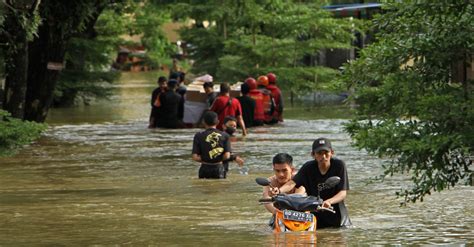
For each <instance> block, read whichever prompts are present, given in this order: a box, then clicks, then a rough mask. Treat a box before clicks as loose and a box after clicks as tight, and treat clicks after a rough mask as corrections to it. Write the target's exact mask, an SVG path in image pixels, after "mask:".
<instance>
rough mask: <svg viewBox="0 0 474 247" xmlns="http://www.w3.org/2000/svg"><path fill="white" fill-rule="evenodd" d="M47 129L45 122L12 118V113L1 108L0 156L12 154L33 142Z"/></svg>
mask: <svg viewBox="0 0 474 247" xmlns="http://www.w3.org/2000/svg"><path fill="white" fill-rule="evenodd" d="M45 129H46V125H45V124H38V123H35V122H29V121H22V120H20V119H17V118H12V117H11V116H10V113H8V112H6V111H3V110H0V156H6V155H11V154H12V153H13V151H14V150H15V149H17V148H19V147H21V146H23V145H26V144H29V143H31V142H32V141H34V140H35V139H37V138H38V137H39V136H40V135H41V132H43V131H44V130H45Z"/></svg>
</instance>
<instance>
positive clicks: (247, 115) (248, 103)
mask: <svg viewBox="0 0 474 247" xmlns="http://www.w3.org/2000/svg"><path fill="white" fill-rule="evenodd" d="M237 99H238V100H239V101H240V105H241V106H242V118H243V119H244V123H245V127H247V128H248V127H252V126H253V116H254V112H255V100H254V99H252V98H251V97H250V96H248V95H243V96H239V97H237Z"/></svg>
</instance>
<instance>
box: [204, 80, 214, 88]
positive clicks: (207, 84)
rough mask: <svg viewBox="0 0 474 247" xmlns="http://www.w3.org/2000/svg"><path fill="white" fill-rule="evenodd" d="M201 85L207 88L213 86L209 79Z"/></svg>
mask: <svg viewBox="0 0 474 247" xmlns="http://www.w3.org/2000/svg"><path fill="white" fill-rule="evenodd" d="M202 87H203V88H208V87H210V88H213V87H214V83H212V82H210V81H208V82H204V84H202Z"/></svg>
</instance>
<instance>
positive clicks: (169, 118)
mask: <svg viewBox="0 0 474 247" xmlns="http://www.w3.org/2000/svg"><path fill="white" fill-rule="evenodd" d="M177 83H178V82H177V81H176V80H174V79H170V80H169V81H168V90H167V91H166V92H165V93H162V94H160V96H159V99H160V102H161V106H160V117H159V118H158V119H156V126H157V127H160V128H179V127H182V123H181V121H180V119H182V118H183V114H184V98H183V97H181V95H179V94H177V93H176V92H175V89H176V85H177Z"/></svg>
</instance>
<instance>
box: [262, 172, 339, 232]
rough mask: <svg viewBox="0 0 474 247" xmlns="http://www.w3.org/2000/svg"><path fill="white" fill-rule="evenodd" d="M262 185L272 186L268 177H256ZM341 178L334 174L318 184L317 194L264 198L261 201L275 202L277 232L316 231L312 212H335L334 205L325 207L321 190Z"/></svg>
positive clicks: (315, 220)
mask: <svg viewBox="0 0 474 247" xmlns="http://www.w3.org/2000/svg"><path fill="white" fill-rule="evenodd" d="M255 181H256V182H257V184H259V185H261V186H271V185H270V181H269V180H268V179H266V178H256V179H255ZM340 181H341V178H339V177H337V176H334V177H330V178H328V179H327V180H326V181H325V182H324V183H321V184H319V185H318V195H317V196H304V195H300V194H278V195H275V196H273V197H271V198H262V199H259V200H258V201H259V202H260V203H273V205H274V206H275V208H276V209H277V212H276V214H275V216H274V217H275V220H274V223H273V229H274V232H275V233H279V232H316V226H317V218H316V216H315V215H314V214H312V213H311V212H316V211H321V210H326V211H329V212H332V213H335V211H334V209H333V207H329V208H324V207H322V205H323V199H322V198H321V197H320V196H319V194H320V192H321V191H322V190H323V189H326V188H332V187H334V186H336V185H337V184H339V182H340Z"/></svg>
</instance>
